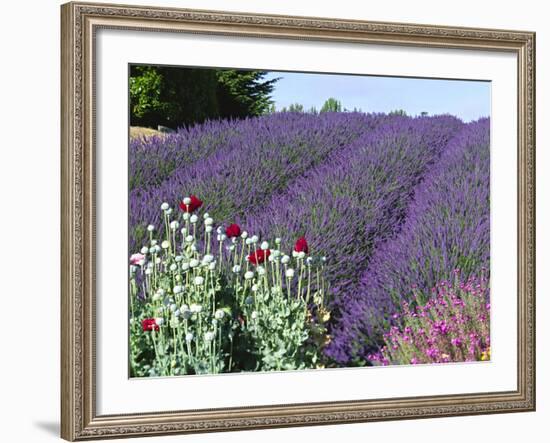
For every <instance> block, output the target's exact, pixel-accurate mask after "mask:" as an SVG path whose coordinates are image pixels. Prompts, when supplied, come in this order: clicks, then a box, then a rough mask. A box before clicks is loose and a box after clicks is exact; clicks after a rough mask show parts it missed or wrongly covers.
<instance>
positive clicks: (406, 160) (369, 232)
mask: <svg viewBox="0 0 550 443" xmlns="http://www.w3.org/2000/svg"><path fill="white" fill-rule="evenodd" d="M488 128H489V123H488V121H487V120H483V121H480V122H478V123H473V124H468V125H464V124H463V123H462V122H460V121H459V120H458V119H455V118H453V117H448V116H442V117H429V118H428V117H423V118H409V117H403V116H385V115H379V114H377V115H365V114H360V113H326V114H321V115H318V116H314V115H308V114H293V113H280V114H273V115H270V116H266V117H262V118H256V119H247V120H244V121H226V122H215V123H214V122H213V123H207V124H205V125H200V126H196V127H194V128H192V129H188V130H182V131H180V132H179V133H177V134H174V135H171V136H168V137H165V138H151V139H147V140H143V139H142V140H136V141H133V142H132V143H131V146H130V159H131V161H130V175H131V180H130V190H131V191H130V247H131V250H139V248H140V247H141V245H142V244H143V242H144V239H145V236H146V231H145V227H146V226H147V224H149V223H153V224H154V225H155V226H157V227H158V229H159V235H160V236H161V237H162V229H163V228H162V223H161V220H160V219H159V218H158V213H159V212H158V208H159V207H160V204H161V203H162V202H164V201H167V202H170V204H171V205H174V206H176V207H177V203H178V202H179V201H180V200H181V198H182V197H183V196H186V195H190V194H196V195H199V196H200V197H201V199H202V200H203V201H204V202H205V209H206V210H207V211H208V212H209V214H210V215H211V216H213V217H214V219H215V220H216V222H218V223H221V224H225V225H226V226H227V225H228V224H230V223H232V222H235V221H236V222H238V223H239V224H240V225H241V226H242V227H243V229H246V230H248V231H249V232H251V233H254V234H257V235H259V236H260V237H262V238H270V239H272V238H275V237H281V238H282V239H283V241H287V242H292V241H293V239H296V238H298V237H301V236H305V237H306V238H307V239H308V242H309V244H310V246H311V249H312V250H313V251H315V253H316V254H319V255H325V256H327V257H328V262H327V269H326V277H327V278H328V280H329V283H330V284H331V286H332V293H333V296H334V303H333V306H332V309H333V320H332V327H331V334H332V343H330V345H329V346H328V348H326V352H327V355H329V356H330V357H331V358H332V359H334V360H335V361H336V362H338V363H339V364H350V363H353V362H354V361H357V360H364V359H365V358H366V357H367V355H368V352H370V351H372V348H373V347H376V346H377V345H379V344H380V343H381V341H382V340H381V336H380V334H381V332H380V331H382V328H383V327H387V326H388V322H387V318H388V316H390V315H391V314H392V313H393V312H395V311H396V310H399V306H400V302H401V301H402V299H403V298H407V294H410V293H411V288H412V287H414V286H417V287H418V288H419V290H421V291H424V292H426V291H428V293H429V290H430V288H432V287H433V286H435V285H436V283H438V282H439V281H440V280H442V279H446V278H448V277H449V272H451V271H452V270H453V269H455V268H460V269H461V270H462V272H463V274H464V276H465V278H467V277H468V276H470V275H475V274H476V273H478V272H479V271H480V269H481V268H482V267H483V266H487V265H488V259H489V225H488V223H489V215H488V213H489V202H488V192H489V185H488V180H489V149H488V138H489V131H488ZM282 247H285V248H291V247H292V245H291V244H288V245H286V244H285V245H282ZM380 326H382V328H380Z"/></svg>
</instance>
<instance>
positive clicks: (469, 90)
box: [266, 72, 491, 122]
mask: <svg viewBox="0 0 550 443" xmlns="http://www.w3.org/2000/svg"><path fill="white" fill-rule="evenodd" d="M275 77H281V79H280V80H279V81H278V82H277V83H276V84H275V90H274V91H273V93H272V98H273V100H274V101H275V106H276V108H277V110H280V109H281V108H283V107H288V106H289V105H290V104H292V103H300V104H302V105H303V106H304V108H305V109H309V108H311V107H312V106H315V107H316V108H317V109H320V108H321V106H322V105H323V103H324V101H325V100H326V99H327V98H329V97H334V98H336V99H338V100H340V102H341V103H342V106H343V107H344V108H346V109H349V110H353V109H354V108H360V109H361V110H362V111H363V112H389V111H393V110H396V109H403V110H405V111H406V112H407V114H409V115H418V114H420V113H421V112H423V111H426V112H428V114H430V115H433V114H452V115H455V116H457V117H459V118H461V119H462V120H464V121H466V122H468V121H471V120H476V119H478V118H479V117H487V116H490V112H491V102H490V100H491V98H490V97H491V84H490V82H483V81H465V80H436V79H416V78H404V77H375V76H363V75H361V76H358V75H335V74H307V73H291V72H270V73H268V75H267V76H266V79H272V78H275Z"/></svg>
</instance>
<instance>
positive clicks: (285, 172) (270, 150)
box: [129, 113, 384, 249]
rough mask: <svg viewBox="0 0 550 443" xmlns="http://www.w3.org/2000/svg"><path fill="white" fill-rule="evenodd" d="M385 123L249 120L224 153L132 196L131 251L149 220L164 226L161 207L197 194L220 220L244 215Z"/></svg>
mask: <svg viewBox="0 0 550 443" xmlns="http://www.w3.org/2000/svg"><path fill="white" fill-rule="evenodd" d="M383 119H384V117H382V116H379V115H366V114H360V113H350V114H329V113H326V114H323V115H322V116H315V115H311V114H300V113H280V114H274V115H270V116H266V117H262V118H256V119H250V120H245V121H244V123H243V124H242V126H241V127H239V130H238V135H235V136H231V137H229V138H228V139H227V140H226V142H227V143H225V144H224V145H223V148H220V149H214V150H213V152H212V153H211V154H210V155H206V156H201V158H200V159H199V160H197V161H195V162H192V161H189V162H184V163H181V164H179V165H178V167H177V168H176V169H174V171H173V172H172V174H171V175H170V176H169V177H168V178H166V180H164V181H163V182H162V183H161V184H160V185H158V186H147V187H136V188H135V189H133V190H132V191H131V192H130V220H129V223H130V232H131V233H130V248H131V249H135V248H137V247H138V246H139V245H140V244H141V243H142V242H143V241H144V239H145V238H146V233H145V221H147V222H150V223H153V224H155V225H157V224H158V221H159V216H158V214H157V210H156V208H158V206H159V205H160V204H161V203H162V202H163V201H165V200H166V201H168V202H170V203H172V204H176V203H177V202H179V200H180V199H181V196H182V194H185V193H195V194H198V195H201V197H204V198H205V199H206V200H208V201H209V202H211V205H210V206H209V208H208V210H209V212H210V213H211V214H212V215H213V216H214V217H216V218H217V219H221V220H227V219H229V218H235V217H237V216H242V215H243V214H245V213H247V212H250V211H252V210H256V209H258V208H259V207H261V205H262V204H264V203H265V202H266V201H267V200H268V199H269V198H270V196H271V195H272V194H273V193H274V192H277V191H280V190H282V189H284V188H285V187H286V186H288V184H289V183H291V182H292V181H293V180H295V179H296V177H300V176H301V175H303V174H304V173H306V171H307V170H309V169H311V168H313V167H315V166H316V165H317V164H319V163H321V162H323V161H325V160H326V159H327V158H329V157H330V156H331V155H332V154H333V153H334V152H336V151H337V150H338V149H341V148H342V146H345V145H346V144H348V143H350V142H351V141H352V140H354V139H355V138H357V137H358V136H359V135H361V134H363V133H365V132H368V131H369V130H370V129H372V128H373V127H375V126H376V125H377V124H378V123H379V122H380V121H381V120H383ZM157 141H158V140H157Z"/></svg>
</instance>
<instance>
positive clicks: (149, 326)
mask: <svg viewBox="0 0 550 443" xmlns="http://www.w3.org/2000/svg"><path fill="white" fill-rule="evenodd" d="M141 328H142V329H143V330H144V331H153V330H155V331H158V330H159V329H160V328H159V325H157V322H156V321H155V319H154V318H146V319H143V320H142V321H141Z"/></svg>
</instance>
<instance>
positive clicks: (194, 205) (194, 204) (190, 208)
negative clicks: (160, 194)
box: [180, 195, 202, 213]
mask: <svg viewBox="0 0 550 443" xmlns="http://www.w3.org/2000/svg"><path fill="white" fill-rule="evenodd" d="M189 199H190V200H191V202H190V203H189V204H188V205H186V204H185V203H184V202H183V201H181V202H180V209H181V210H182V211H183V212H189V213H191V212H195V211H196V210H197V209H199V208H200V207H201V206H202V200H200V199H199V198H198V197H197V196H196V195H192V196H191V197H189Z"/></svg>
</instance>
